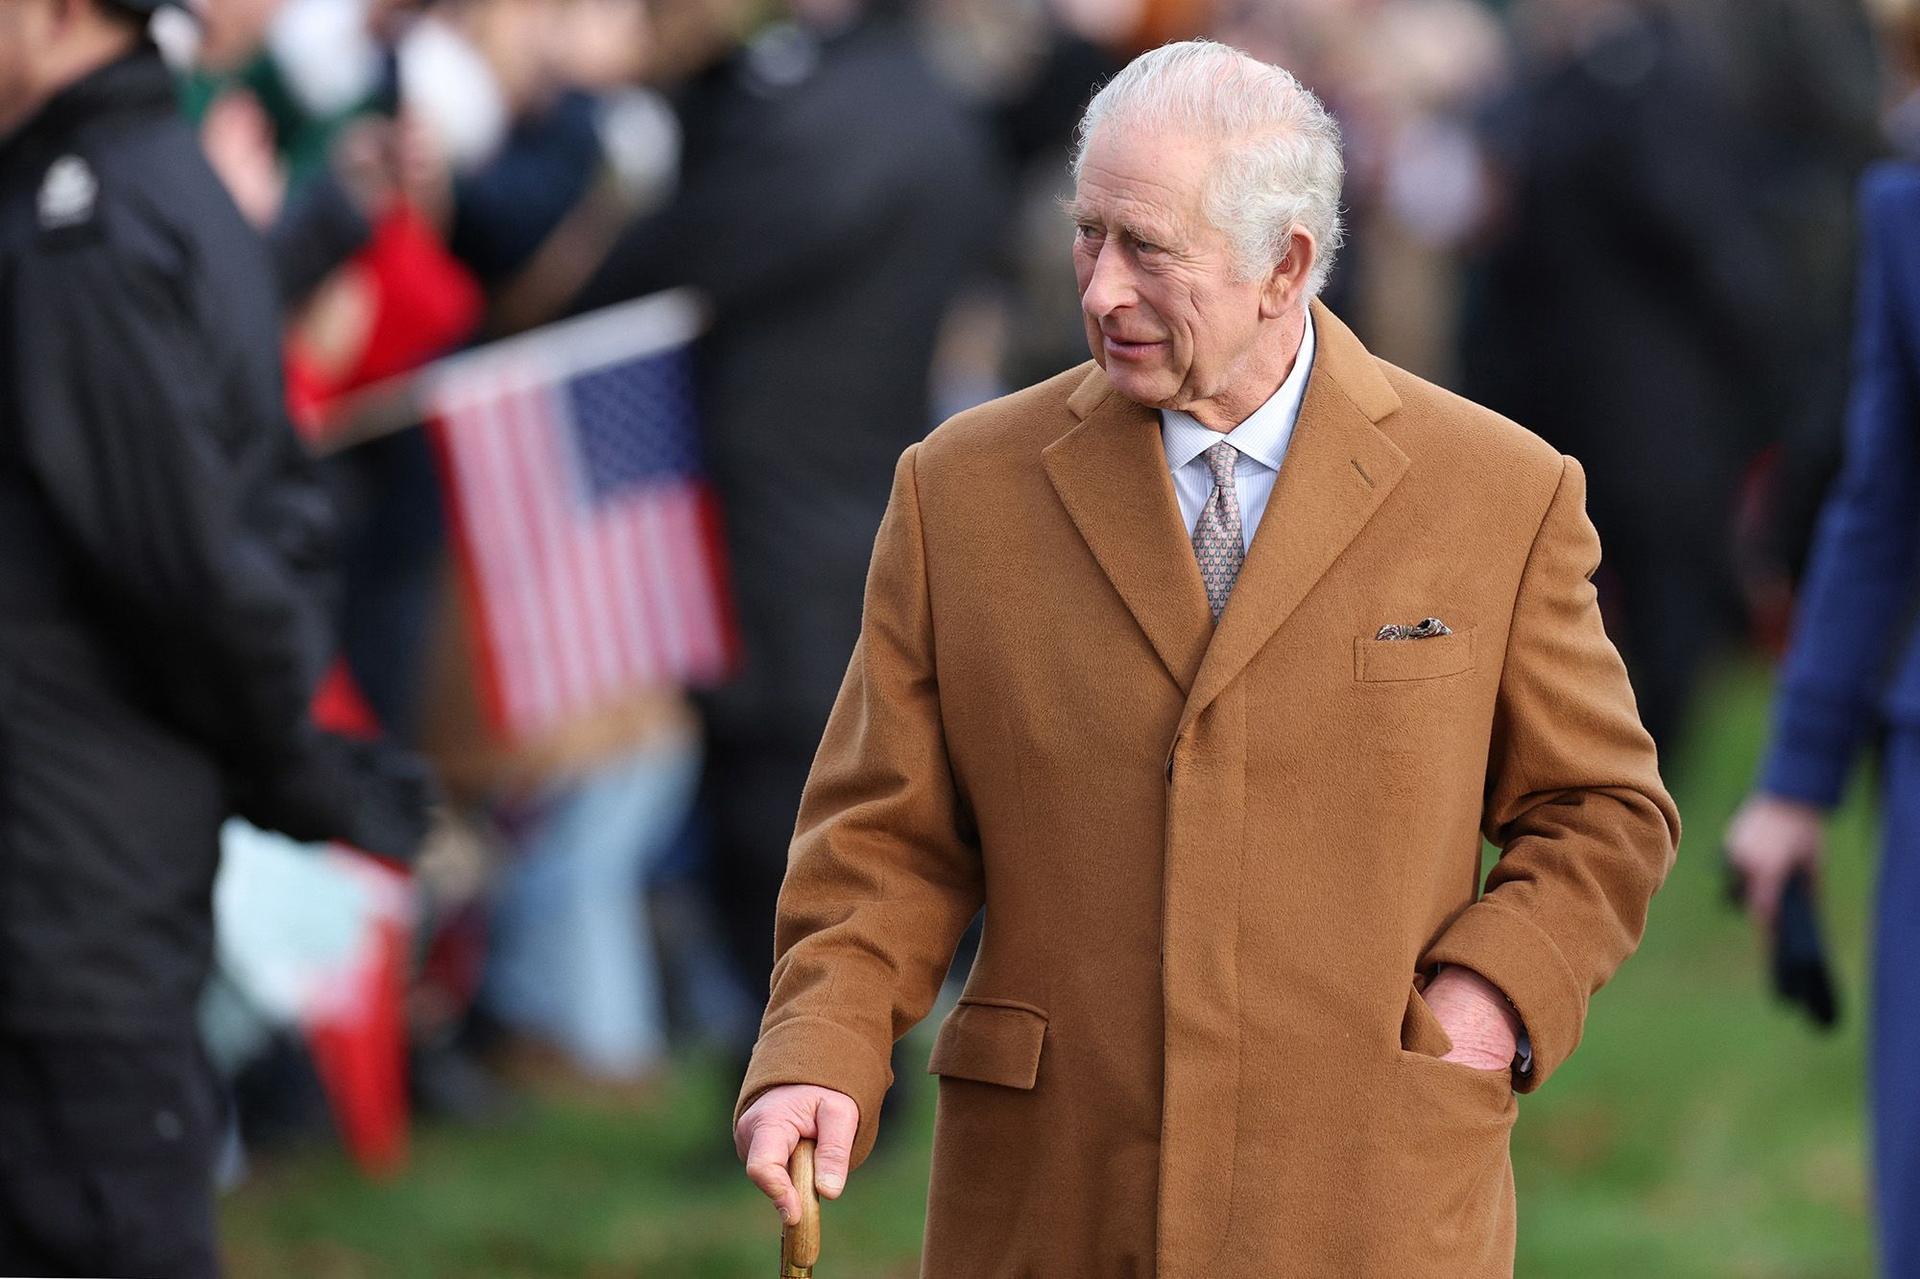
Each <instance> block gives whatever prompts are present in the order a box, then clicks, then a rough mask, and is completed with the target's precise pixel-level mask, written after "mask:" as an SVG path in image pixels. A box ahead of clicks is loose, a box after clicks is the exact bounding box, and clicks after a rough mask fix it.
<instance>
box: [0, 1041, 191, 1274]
mask: <svg viewBox="0 0 1920 1279" xmlns="http://www.w3.org/2000/svg"><path fill="white" fill-rule="evenodd" d="M222 1114H223V1104H222V1102H221V1100H220V1093H219V1088H218V1084H217V1082H216V1080H215V1077H214V1075H213V1072H212V1070H211V1069H210V1068H209V1066H208V1063H207V1061H206V1058H205V1056H204V1055H203V1054H202V1052H201V1050H200V1048H199V1045H198V1044H197V1043H196V1042H193V1041H191V1040H187V1041H184V1042H180V1043H151V1042H139V1041H108V1040H82V1039H54V1038H20V1037H13V1036H0V1274H4V1275H99V1276H123V1275H125V1276H141V1277H142V1279H201V1277H202V1276H215V1275H217V1274H218V1273H219V1261H218V1250H217V1245H216V1235H215V1228H214V1191H213V1159H214V1155H215V1152H216V1151H217V1149H218V1145H219V1140H220V1134H221V1132H222Z"/></svg>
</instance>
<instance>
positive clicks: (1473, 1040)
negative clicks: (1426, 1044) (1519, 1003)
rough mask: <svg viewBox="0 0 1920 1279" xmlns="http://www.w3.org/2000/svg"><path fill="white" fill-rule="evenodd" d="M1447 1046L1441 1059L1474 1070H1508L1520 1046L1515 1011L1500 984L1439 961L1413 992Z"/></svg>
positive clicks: (1517, 1019) (1518, 1024) (1518, 1021)
mask: <svg viewBox="0 0 1920 1279" xmlns="http://www.w3.org/2000/svg"><path fill="white" fill-rule="evenodd" d="M1418 997H1419V998H1422V999H1424V1000H1425V1002H1426V1005H1427V1008H1428V1009H1429V1010H1430V1011H1431V1012H1432V1013H1433V1017H1434V1020H1435V1021H1437V1022H1438V1023H1439V1025H1440V1029H1441V1030H1443V1031H1445V1032H1446V1036H1447V1039H1448V1040H1449V1042H1450V1043H1451V1044H1452V1047H1451V1048H1450V1049H1449V1050H1448V1051H1447V1052H1446V1053H1445V1055H1444V1056H1442V1058H1441V1060H1443V1061H1451V1062H1458V1063H1459V1064H1461V1065H1463V1066H1472V1067H1474V1068H1475V1069H1477V1070H1507V1069H1509V1068H1510V1067H1511V1066H1512V1065H1513V1058H1514V1054H1515V1053H1516V1052H1517V1051H1518V1050H1519V1045H1520V1015H1519V1014H1518V1013H1516V1012H1514V1010H1513V1005H1511V1004H1509V1003H1508V1002H1507V999H1506V996H1505V995H1502V994H1501V993H1500V988H1499V987H1497V986H1495V985H1494V984H1493V983H1492V982H1490V981H1488V980H1487V979H1486V978H1484V977H1482V976H1481V975H1480V974H1479V973H1476V972H1474V971H1473V970H1472V969H1470V968H1462V967H1460V966H1459V965H1457V964H1446V965H1442V966H1441V969H1440V972H1439V974H1438V975H1436V976H1435V977H1434V978H1433V980H1431V981H1429V982H1428V983H1427V985H1426V989H1425V990H1424V991H1422V992H1421V993H1420V995H1419V996H1418Z"/></svg>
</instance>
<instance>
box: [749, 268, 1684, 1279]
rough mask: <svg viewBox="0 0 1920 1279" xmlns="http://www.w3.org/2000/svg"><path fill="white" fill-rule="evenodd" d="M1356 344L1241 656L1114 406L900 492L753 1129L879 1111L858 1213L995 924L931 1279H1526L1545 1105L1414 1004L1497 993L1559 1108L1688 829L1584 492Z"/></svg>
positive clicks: (1327, 373) (785, 960)
mask: <svg viewBox="0 0 1920 1279" xmlns="http://www.w3.org/2000/svg"><path fill="white" fill-rule="evenodd" d="M1314 307H1315V310H1314V317H1315V323H1316V325H1317V334H1318V339H1319V349H1318V354H1317V356H1316V358H1315V361H1314V365H1313V368H1312V372H1311V377H1310V379H1309V382H1308V386H1307V393H1306V400H1305V404H1304V406H1303V408H1302V411H1301V414H1300V418H1299V422H1298V425H1297V427H1296V429H1295V433H1294V436H1293V439H1292V443H1291V445H1290V446H1289V448H1288V451H1287V454H1286V457H1285V459H1284V463H1283V465H1282V467H1281V469H1280V473H1279V476H1278V478H1277V480H1276V482H1275V485H1274V489H1273V494H1272V497H1271V499H1270V501H1269V505H1268V506H1267V508H1266V512H1265V515H1264V517H1263V518H1262V520H1261V523H1260V525H1259V528H1258V531H1257V533H1256V534H1255V536H1254V539H1253V543H1252V546H1251V548H1250V550H1249V553H1248V555H1247V559H1246V562H1245V565H1244V567H1243V568H1242V570H1241V573H1240V577H1239V580H1238V582H1237V584H1236V585H1235V587H1234V589H1233V594H1232V597H1231V599H1230V600H1229V601H1228V604H1227V607H1226V610H1225V612H1224V614H1223V615H1222V616H1221V618H1220V621H1219V624H1218V626H1217V627H1216V625H1215V623H1214V621H1213V619H1212V617H1211V616H1210V615H1209V612H1208V608H1207V600H1206V594H1205V591H1204V589H1203V587H1202V585H1201V579H1200V573H1199V569H1198V566H1197V564H1196V562H1195V559H1194V554H1193V551H1192V549H1191V546H1190V545H1189V541H1188V535H1187V533H1186V530H1185V527H1184V525H1183V523H1182V521H1181V517H1180V513H1179V509H1178V506H1177V504H1176V501H1175V498H1174V493H1173V486H1172V481H1171V477H1170V476H1169V474H1168V468H1167V462H1166V456H1165V453H1164V452H1163V449H1162V445H1161V440H1160V430H1159V419H1158V415H1157V414H1156V413H1154V412H1153V411H1152V410H1150V409H1148V408H1145V407H1143V406H1141V405H1139V404H1136V403H1133V402H1131V401H1129V400H1127V399H1126V398H1125V397H1123V396H1121V395H1120V394H1118V393H1117V392H1116V391H1114V390H1113V389H1112V387H1111V385H1110V384H1109V383H1108V381H1107V379H1106V376H1105V374H1104V373H1102V372H1101V371H1100V370H1099V369H1098V368H1097V367H1096V366H1094V365H1093V364H1091V363H1089V364H1086V365H1083V366H1081V367H1080V368H1077V369H1073V370H1070V371H1068V372H1066V373H1063V374H1061V375H1060V376H1058V377H1055V378H1053V379H1051V380H1049V381H1047V382H1044V383H1042V384H1040V385H1038V386H1035V387H1031V388H1029V389H1027V390H1024V391H1020V392H1018V393H1016V394H1014V395H1011V396H1008V397H1006V398H1004V399H1001V400H998V401H995V402H993V403H990V404H987V405H984V406H982V407H979V408H976V409H973V410H970V411H968V412H966V413H963V414H961V415H959V416H958V417H956V418H954V419H953V420H951V421H949V422H947V423H946V424H944V425H943V426H941V427H940V428H939V429H938V430H936V431H934V432H933V433H932V434H931V435H929V436H928V437H927V438H926V439H925V440H924V441H922V442H921V443H919V444H917V445H914V446H913V447H912V448H910V449H908V450H907V452H906V454H905V455H904V456H903V457H902V458H901V460H900V464H899V468H898V471H897V473H896V475H895V480H894V487H893V493H892V497H891V501H890V504H889V506H888V509H887V513H886V517H885V519H884V521H883V522H882V525H881V528H880V532H879V536H878V538H877V540H876V542H875V546H874V554H873V562H872V567H871V570H870V574H869V580H868V585H867V595H866V608H865V615H864V620H863V623H862V629H861V636H860V640H859V643H858V645H857V647H856V648H855V651H854V654H853V659H852V662H851V665H850V667H849V669H848V672H847V676H846V682H845V684H844V686H843V687H842V689H841V691H840V695H839V701H838V703H837V705H836V706H835V708H834V712H833V716H832V719H831V722H830V723H829V725H828V728H827V730H826V734H825V737H824V739H823V740H822V742H821V745H820V750H819V754H818V756H817V758H816V760H815V762H814V766H813V772H812V775H811V778H810V779H809V781H808V784H807V788H806V794H805V797H804V799H803V800H802V803H801V810H800V814H799V820H798V823H797V829H796V833H795V838H794V843H793V848H792V852H791V857H790V861H789V865H788V869H787V874H786V879H785V881H784V884H783V887H782V890H781V894H780V904H779V915H778V922H777V925H776V930H775V938H774V946H775V963H774V967H773V972H772V982H771V999H770V1002H769V1005H768V1008H767V1010H766V1015H765V1019H764V1021H763V1023H762V1026H761V1033H760V1040H759V1044H758V1046H757V1048H756V1051H755V1053H754V1056H753V1060H752V1064H751V1067H750V1069H749V1071H748V1074H747V1077H746V1080H745V1083H744V1084H743V1086H742V1089H741V1092H740V1097H739V1100H738V1104H737V1108H736V1110H735V1118H736V1120H737V1119H738V1116H739V1113H740V1111H742V1110H744V1109H745V1108H746V1106H747V1105H748V1104H750V1102H751V1101H752V1099H753V1098H754V1097H755V1096H756V1095H757V1094H758V1093H759V1092H760V1091H761V1090H763V1089H765V1088H767V1087H769V1086H771V1085H774V1084H780V1083H811V1084H819V1085H824V1086H827V1087H830V1088H835V1089H838V1090H840V1091H842V1092H845V1093H847V1094H848V1095H850V1096H851V1097H853V1098H854V1100H855V1101H856V1102H857V1103H858V1104H859V1107H860V1129H859V1135H858V1138H857V1140H856V1142H855V1147H854V1151H853V1158H854V1163H855V1167H856V1168H857V1167H858V1165H859V1162H860V1161H861V1160H862V1159H864V1158H865V1157H866V1155H867V1153H868V1151H869V1150H870V1149H871V1148H872V1143H873V1138H874V1128H873V1125H874V1120H875V1116H876V1115H877V1113H878V1111H879V1103H880V1098H881V1095H882V1093H883V1092H884V1090H885V1089H886V1087H887V1085H888V1083H889V1082H890V1080H891V1078H892V1075H891V1071H890V1068H889V1065H888V1057H889V1050H890V1047H891V1045H892V1044H893V1042H894V1040H895V1039H896V1038H897V1037H898V1036H900V1035H902V1034H904V1033H905V1032H906V1031H907V1030H908V1029H909V1028H910V1027H912V1026H913V1025H914V1024H915V1023H916V1022H918V1021H919V1020H920V1019H921V1018H923V1017H925V1016H926V1015H927V1013H928V1011H929V1010H930V1009H931V1007H932V1005H933V1002H934V1000H935V998H936V995H937V991H938V986H939V984H940V981H941V978H942V976H943V974H944V973H945V971H946V969H947V966H948V963H949V960H950V958H951V956H952V954H953V950H954V947H955V945H956V942H957V939H958V937H959V935H960V933H961V932H962V930H963V929H964V928H965V927H966V925H967V923H968V921H969V920H970V919H971V918H972V916H973V914H974V911H975V909H976V907H978V906H979V905H981V904H982V903H983V902H984V904H985V907H986V916H985V932H984V935H983V939H982V942H981V946H980V951H979V956H978V959H977V960H976V961H975V963H974V966H973V970H972V973H971V975H970V977H969V978H968V980H967V983H966V987H965V991H964V994H963V995H962V997H961V999H960V1002H959V1005H958V1006H957V1007H956V1008H955V1009H954V1010H953V1012H952V1013H951V1015H949V1016H948V1017H947V1018H946V1020H945V1021H944V1022H943V1023H942V1025H941V1026H940V1028H939V1032H938V1035H937V1037H936V1039H935V1043H934V1047H933V1052H932V1056H931V1060H930V1062H929V1065H928V1069H929V1071H931V1072H932V1073H933V1074H935V1075H938V1076H939V1097H938V1106H937V1112H936V1119H935V1129H934V1152H933V1172H932V1183H931V1187H930V1192H929V1198H928V1208H927V1223H926V1240H925V1249H924V1255H923V1261H922V1267H923V1269H922V1274H923V1275H924V1276H926V1277H927V1279H1083V1277H1084V1279H1145V1277H1146V1276H1158V1277H1159V1279H1226V1277H1232V1276H1249V1277H1258V1279H1277V1277H1280V1276H1329V1277H1336V1279H1369V1277H1373V1276H1378V1277H1380V1279H1409V1277H1410V1276H1443V1277H1445V1279H1478V1277H1481V1276H1495V1275H1508V1274H1511V1272H1512V1267H1513V1249H1514V1213H1515V1205H1514V1192H1513V1178H1512V1170H1511V1166H1510V1164H1509V1162H1508V1136H1509V1131H1510V1128H1511V1125H1512V1124H1513V1121H1514V1115H1515V1111H1516V1099H1515V1091H1516V1080H1515V1079H1514V1077H1513V1076H1511V1075H1510V1074H1509V1073H1508V1072H1505V1071H1480V1070H1475V1069H1473V1068H1471V1067H1468V1066H1463V1065H1459V1064H1456V1063H1452V1062H1446V1061H1442V1060H1440V1058H1441V1056H1443V1055H1444V1054H1445V1053H1446V1052H1447V1051H1448V1049H1449V1047H1450V1045H1449V1043H1448V1041H1447V1039H1446V1035H1445V1032H1444V1031H1442V1030H1441V1029H1440V1026H1439V1022H1438V1021H1437V1020H1436V1019H1435V1018H1434V1015H1433V1013H1432V1011H1431V1010H1430V1009H1429V1008H1428V1007H1427V1006H1426V1004H1425V1002H1424V1000H1423V999H1422V998H1421V996H1420V994H1419V992H1418V989H1417V986H1416V982H1417V980H1419V979H1421V978H1422V977H1424V975H1425V974H1426V973H1428V972H1430V971H1431V969H1432V968H1433V967H1434V966H1435V965H1437V964H1440V963H1454V964H1461V965H1464V966H1466V967H1469V968H1472V969H1474V970H1476V971H1478V972H1479V973H1481V974H1483V975H1484V976H1485V977H1487V978H1488V979H1489V980H1490V981H1492V982H1493V983H1494V984H1495V985H1496V986H1498V987H1499V988H1500V989H1501V990H1502V991H1503V992H1504V993H1505V994H1506V995H1507V997H1508V999H1509V1000H1511V1002H1512V1003H1513V1005H1514V1006H1515V1008H1516V1009H1517V1010H1518V1012H1519V1014H1520V1016H1521V1019H1522V1021H1523V1022H1524V1024H1525V1026H1526V1029H1527V1031H1528V1033H1529V1035H1530V1036H1531V1039H1532V1046H1533V1069H1532V1073H1531V1074H1530V1075H1527V1076H1524V1077H1521V1078H1519V1079H1518V1080H1517V1087H1518V1089H1519V1090H1520V1091H1527V1090H1530V1089H1533V1088H1536V1087H1538V1086H1539V1085H1540V1084H1542V1083H1544V1082H1545V1081H1546V1079H1547V1078H1548V1076H1550V1075H1552V1074H1553V1072H1554V1070H1555V1068H1556V1067H1558V1066H1559V1065H1560V1063H1561V1062H1562V1061H1564V1060H1565V1059H1566V1057H1567V1055H1568V1054H1569V1053H1571V1052H1572V1051H1573V1049H1574V1046H1575V1044H1576V1043H1577V1042H1578V1041H1579V1039H1580V1033H1581V1027H1582V1024H1583V1022H1584V1020H1585V1016H1586V1011H1587V1001H1588V998H1589V996H1590V995H1592V993H1593V992H1594V991H1595V990H1597V989H1598V988H1599V987H1600V986H1601V985H1602V984H1603V983H1604V982H1605V981H1606V980H1607V979H1608V977H1609V976H1610V975H1611V974H1612V973H1613V971H1614V970H1615V968H1616V967H1617V966H1618V965H1619V964H1620V963H1621V961H1622V960H1623V959H1625V958H1626V956H1627V955H1628V953H1629V952H1631V951H1632V950H1633V948H1634V947H1635V945H1636V944H1637V943H1638V941H1639V938H1640V936H1641V932H1642V930H1643V928H1644V925H1645V920H1646V914H1647V907H1648V900H1649V898H1650V897H1651V896H1652V895H1653V893H1654V891H1655V889H1656V888H1657V887H1658V886H1659V884H1660V882H1661V881H1662V879H1663V878H1664V877H1665V875H1666V873H1667V871H1668V869H1669V867H1670V866H1671V865H1672V862H1673V858H1674V853H1675V849H1676V847H1677V845H1678V841H1679V837H1680V821H1679V816H1678V814H1677V812H1676V811H1675V808H1674V805H1673V801H1672V799H1671V798H1670V797H1669V796H1668V794H1667V792H1666V790H1665V789H1664V788H1663V787H1662V785H1661V781H1660V777H1659V773H1658V769H1657V767H1656V761H1655V754H1654V747H1653V743H1652V741H1651V740H1650V739H1649V738H1648V736H1647V734H1646V733H1645V732H1644V731H1643V729H1642V728H1641V726H1640V721H1639V718H1638V715H1637V713H1636V711H1635V706H1634V698H1633V692H1632V690H1631V688H1630V687H1629V685H1628V682H1627V676H1626V672H1625V670H1624V668H1623V667H1622V665H1621V662H1620V658H1619V656H1618V654H1617V653H1616V651H1615V649H1614V647H1613V645H1612V644H1611V643H1610V642H1609V641H1608V639H1607V636H1606V632H1605V630H1604V629H1603V627H1602V625H1601V618H1600V611H1599V609H1598V607H1597V606H1596V603H1595V596H1594V588H1593V585H1592V582H1591V580H1590V579H1591V577H1592V575H1593V572H1594V570H1595V568H1596V567H1597V566H1598V564H1599V560H1600V544H1599V540H1598V537H1597V535H1596V533H1595V530H1594V528H1593V525H1592V524H1591V522H1590V521H1589V520H1588V518H1587V515H1586V511H1585V502H1584V496H1585V489H1584V479H1583V474H1582V472H1581V469H1580V466H1579V464H1578V463H1577V462H1576V461H1574V460H1573V459H1572V458H1569V457H1566V456H1563V455H1562V454H1560V453H1559V452H1557V451H1556V450H1555V449H1554V448H1552V447H1551V446H1549V445H1548V444H1546V443H1545V442H1543V441H1542V440H1541V439H1539V438H1538V437H1537V436H1534V435H1532V434H1530V433H1529V432H1527V431H1525V430H1523V429H1522V428H1520V427H1518V426H1516V425H1514V424H1513V423H1511V422H1508V421H1506V420H1505V419H1503V418H1501V417H1499V416H1497V415H1495V414H1493V413H1491V412H1489V411H1487V410H1485V409H1482V408H1479V407H1477V406H1475V405H1473V404H1470V403H1468V402H1466V401H1464V400H1462V399H1460V398H1458V397H1457V396H1454V395H1452V394H1449V393H1448V392H1446V391H1444V390H1441V389H1439V388H1438V387H1435V386H1432V385H1430V384H1428V383H1425V382H1422V381H1420V380H1419V379H1417V378H1415V377H1412V376H1411V375H1409V374H1407V373H1405V372H1402V371H1401V370H1399V369H1396V368H1394V367H1392V366H1390V365H1388V364H1385V363H1384V362H1382V361H1379V360H1376V359H1375V358H1374V357H1372V356H1371V355H1369V354H1368V352H1367V351H1366V350H1365V348H1364V347H1363V346H1362V345H1361V344H1360V342H1359V341H1358V340H1357V339H1356V338H1355V337H1354V336H1353V334H1352V333H1351V332H1350V331H1349V330H1348V329H1347V328H1346V327H1345V326H1344V325H1342V324H1341V323H1340V322H1339V320H1337V319H1335V318H1334V316H1333V315H1332V314H1331V313H1330V312H1328V311H1327V310H1326V309H1325V308H1324V307H1321V306H1320V305H1319V304H1318V303H1315V304H1314ZM803 585H804V584H801V583H796V584H795V587H796V589H803ZM1426 617H1438V618H1440V619H1441V620H1442V621H1444V622H1445V623H1446V624H1447V625H1448V626H1449V627H1451V628H1452V633H1451V634H1448V635H1442V636H1435V637H1431V638H1421V639H1398V640H1382V639H1376V638H1375V633H1376V632H1377V631H1378V630H1379V629H1380V627H1381V626H1382V625H1383V624H1385V623H1389V622H1401V623H1412V622H1417V621H1419V620H1420V619H1422V618H1426ZM1483 835H1484V836H1485V837H1486V838H1487V839H1488V840H1490V841H1491V842H1492V843H1493V844H1494V845H1495V846H1496V847H1498V848H1499V849H1501V850H1502V855H1501V857H1500V858H1499V860H1498V862H1497V863H1496V864H1495V866H1494V868H1493V870H1492V872H1491V874H1490V875H1489V876H1488V877H1487V878H1486V881H1485V883H1484V884H1482V882H1481V877H1480V851H1481V837H1482V836H1483ZM859 1193H860V1178H859V1176H858V1174H857V1173H856V1175H855V1176H854V1177H853V1178H852V1179H851V1180H850V1182H849V1188H848V1190H847V1194H848V1195H849V1196H857V1195H858V1194H859ZM830 1243H831V1241H830V1240H829V1246H830ZM823 1273H825V1271H824V1270H823Z"/></svg>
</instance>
